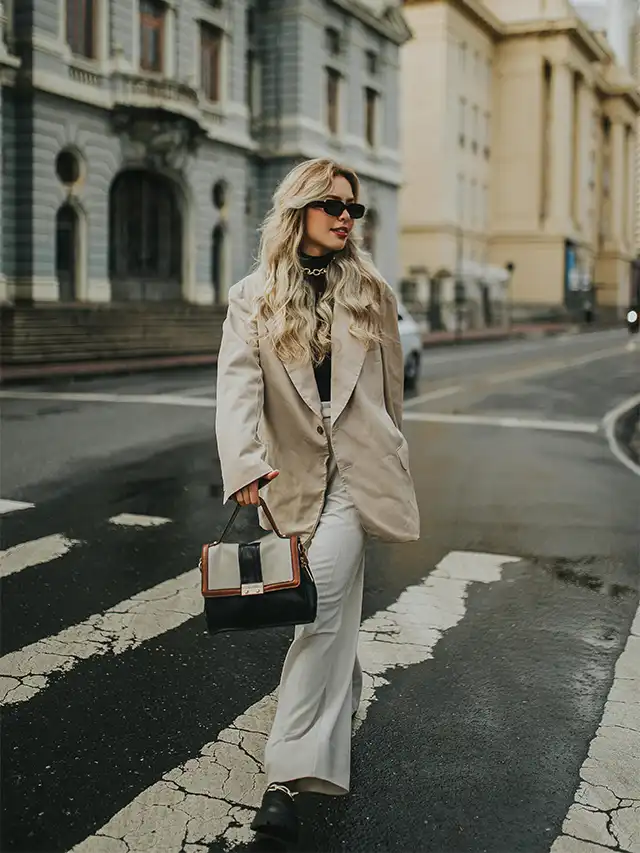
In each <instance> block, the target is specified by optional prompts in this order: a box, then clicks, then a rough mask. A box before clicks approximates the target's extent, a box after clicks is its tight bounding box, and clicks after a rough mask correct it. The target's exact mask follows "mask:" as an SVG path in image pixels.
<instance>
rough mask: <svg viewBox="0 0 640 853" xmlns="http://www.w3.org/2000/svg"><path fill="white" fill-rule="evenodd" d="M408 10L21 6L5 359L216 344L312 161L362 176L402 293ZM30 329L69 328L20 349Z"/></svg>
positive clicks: (371, 232)
mask: <svg viewBox="0 0 640 853" xmlns="http://www.w3.org/2000/svg"><path fill="white" fill-rule="evenodd" d="M397 5H398V4H397V3H389V2H384V3H382V2H377V0H348V1H347V0H4V4H3V11H2V18H1V23H2V40H1V47H0V74H1V83H2V85H1V87H0V91H1V97H2V109H1V111H0V114H1V117H2V119H1V121H2V125H1V128H2V130H1V133H2V159H3V168H2V184H1V185H0V198H1V201H2V239H1V240H0V300H1V301H2V302H3V303H4V305H5V307H4V309H3V328H4V331H5V341H4V343H3V347H4V349H3V353H4V354H3V358H4V361H5V362H6V361H10V360H12V359H13V360H14V361H17V360H20V359H21V358H22V359H23V360H28V358H31V357H33V358H35V357H38V358H41V359H46V358H57V357H61V358H62V357H69V358H70V357H71V355H72V353H71V352H70V349H71V350H73V351H74V353H75V356H74V357H79V356H81V355H83V354H87V353H86V352H85V350H87V347H85V349H84V350H83V349H82V347H81V346H80V344H79V343H77V340H79V338H78V335H80V334H81V332H80V330H81V329H83V328H84V329H90V337H91V339H92V341H93V346H94V350H95V348H96V346H97V343H96V342H97V341H98V340H102V338H101V337H100V336H101V335H102V336H103V337H104V338H105V343H104V345H103V346H102V348H101V349H100V351H99V352H98V351H97V350H96V351H95V352H93V351H92V354H93V355H100V356H105V355H110V354H113V353H112V352H111V351H110V349H109V347H110V346H111V350H113V348H114V347H115V348H116V349H117V351H118V352H120V353H121V354H124V353H125V352H130V351H133V350H134V349H135V350H136V352H138V351H139V352H141V353H142V352H143V351H144V353H147V354H148V353H150V352H168V351H183V352H187V351H191V350H194V349H195V350H198V349H199V350H202V351H205V350H210V349H211V347H212V336H211V331H210V330H211V325H210V324H211V319H212V317H218V318H219V316H220V315H221V314H222V313H223V307H221V308H216V306H224V304H225V300H226V294H227V292H228V289H229V287H230V285H231V284H232V283H233V282H234V281H235V280H238V279H239V278H241V277H242V276H243V275H245V274H246V273H247V271H248V270H249V269H250V267H251V265H252V260H253V258H254V256H255V251H256V248H257V241H258V236H259V235H258V228H259V224H260V221H261V218H262V216H263V215H264V213H265V211H266V209H267V207H268V204H269V201H270V197H271V194H272V192H273V190H274V189H275V186H276V184H277V182H278V181H279V180H280V179H281V177H282V176H283V175H284V174H285V173H286V172H287V171H288V169H289V168H290V167H291V166H292V165H293V164H294V163H296V162H298V161H300V160H302V159H306V158H308V157H315V156H322V155H329V156H333V157H336V158H338V159H340V160H342V161H344V162H346V163H348V164H350V165H351V166H353V167H354V168H355V169H356V170H358V172H359V174H360V175H361V177H362V180H363V188H364V201H365V203H366V204H367V205H369V207H370V210H371V213H370V215H369V217H368V219H367V220H366V221H365V222H364V224H363V226H362V228H363V231H364V235H363V236H364V239H365V241H366V243H367V245H368V247H369V248H370V250H371V251H372V254H373V256H374V258H375V260H376V262H377V263H378V265H379V267H380V269H381V271H382V272H383V274H384V275H385V276H386V277H387V278H388V280H389V281H390V282H391V283H392V284H394V285H395V284H396V279H397V276H398V272H399V269H398V248H399V247H398V239H399V237H398V233H399V227H398V213H397V195H398V187H399V183H400V155H399V141H398V115H397V106H398V94H399V48H400V46H401V45H402V44H403V43H404V42H405V41H406V40H407V39H408V38H409V36H410V32H409V30H408V28H407V26H406V23H405V21H404V18H403V15H402V12H401V11H400V10H399V9H398V8H397ZM98 309H99V310H98ZM18 320H20V322H18ZM29 323H30V324H31V325H32V326H33V327H34V328H35V327H37V328H39V329H40V328H44V327H46V328H48V329H50V330H52V333H53V328H54V326H55V328H56V329H57V330H58V332H59V340H58V343H57V344H56V346H57V350H56V351H55V352H54V349H55V347H54V348H53V349H50V350H49V351H47V350H46V347H44V344H43V347H44V348H43V347H41V351H40V352H39V354H36V353H35V351H34V349H33V346H32V347H31V348H30V349H29V347H27V345H26V344H24V341H23V343H22V344H20V345H19V340H22V339H21V338H20V332H19V329H20V328H22V327H23V326H25V324H27V325H28V324H29ZM43 324H44V325H43ZM61 324H62V325H65V324H66V326H67V327H68V329H69V333H68V336H67V338H65V337H64V335H63V334H62V332H60V331H59V330H60V329H61V328H62V326H61ZM118 324H124V325H126V326H127V332H126V336H128V338H127V339H128V340H129V341H130V342H131V345H130V346H129V347H128V348H127V346H128V345H127V344H126V341H125V340H124V338H125V337H126V336H125V333H124V332H123V333H122V335H120V337H118V335H117V333H116V332H114V331H110V332H109V331H108V330H107V327H109V329H111V330H112V329H113V328H114V327H117V326H118ZM160 325H163V326H164V327H165V331H164V337H162V336H160V337H158V334H156V333H155V332H153V329H155V328H157V327H158V326H160ZM167 326H169V327H170V331H168V330H167ZM71 327H73V330H72V329H71ZM120 327H121V328H122V326H120ZM105 330H106V331H105ZM71 331H73V333H74V334H75V335H76V337H75V338H74V339H73V340H76V343H73V342H72V341H71V337H69V336H70V335H71ZM88 334H89V333H88V332H87V333H86V334H85V339H86V338H87V335H88ZM109 335H110V337H109ZM154 335H155V337H154ZM105 336H106V337H105ZM32 337H33V336H32ZM142 338H144V339H145V341H146V342H147V346H146V349H145V348H144V347H142V344H141V343H140V342H141V340H142ZM41 339H42V341H44V337H43V336H41ZM152 339H153V343H150V341H151V340H152ZM108 341H110V342H111V344H109V343H108ZM65 342H66V345H65ZM134 344H135V346H134ZM21 346H22V349H20V347H21ZM136 347H137V348H136ZM69 348H70V349H69ZM9 350H10V351H9ZM56 352H57V353H58V355H56ZM20 353H22V355H20ZM29 353H30V354H31V355H29Z"/></svg>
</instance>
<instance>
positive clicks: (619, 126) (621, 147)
mask: <svg viewBox="0 0 640 853" xmlns="http://www.w3.org/2000/svg"><path fill="white" fill-rule="evenodd" d="M625 132H626V128H625V126H624V123H623V122H622V121H621V120H620V119H619V118H614V119H613V120H612V123H611V191H610V211H611V226H610V235H611V242H612V243H613V244H614V246H615V248H616V249H617V250H619V249H620V248H621V246H622V244H623V243H624V238H625V235H624V219H625V217H624V204H625V186H624V182H625V178H626V175H627V163H626V162H625V144H624V142H625V139H624V137H625Z"/></svg>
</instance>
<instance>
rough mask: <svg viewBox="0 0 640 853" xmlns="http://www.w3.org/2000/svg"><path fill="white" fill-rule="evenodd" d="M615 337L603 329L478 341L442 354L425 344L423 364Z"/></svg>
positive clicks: (503, 354) (484, 356) (504, 354)
mask: <svg viewBox="0 0 640 853" xmlns="http://www.w3.org/2000/svg"><path fill="white" fill-rule="evenodd" d="M615 337H618V338H621V333H620V330H619V329H614V330H612V331H606V332H590V333H589V335H588V337H587V336H585V335H574V334H566V333H565V334H562V335H553V336H551V337H546V338H543V339H541V340H535V341H532V340H530V339H525V338H523V339H521V340H520V341H519V342H517V343H509V344H506V343H504V342H501V341H483V342H482V343H476V344H473V345H472V346H463V347H462V348H460V349H457V348H456V347H455V345H454V346H449V347H447V352H446V353H441V354H438V355H436V354H435V350H434V349H432V348H431V347H427V348H425V350H424V353H423V359H424V361H423V364H424V365H425V367H427V368H428V367H429V365H432V364H450V363H451V362H455V361H476V360H478V359H481V358H495V359H497V358H501V357H502V356H507V355H519V354H521V353H522V354H526V353H531V352H536V351H537V350H548V349H549V347H550V346H552V345H553V346H554V347H561V346H571V347H574V346H576V345H584V344H586V343H589V344H593V342H594V341H595V342H596V343H598V342H602V343H604V342H605V341H607V340H608V339H609V338H615ZM463 340H464V338H463Z"/></svg>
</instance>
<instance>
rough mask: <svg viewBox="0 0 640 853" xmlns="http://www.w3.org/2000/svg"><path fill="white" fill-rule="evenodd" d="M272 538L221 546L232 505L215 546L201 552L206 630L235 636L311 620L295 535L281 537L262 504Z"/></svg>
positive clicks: (309, 581) (308, 579)
mask: <svg viewBox="0 0 640 853" xmlns="http://www.w3.org/2000/svg"><path fill="white" fill-rule="evenodd" d="M260 505H261V507H262V509H263V510H264V513H265V515H266V516H267V518H268V519H269V522H270V524H271V526H272V528H273V533H269V534H267V535H266V536H263V537H262V538H261V539H257V540H256V541H254V542H248V543H243V544H240V545H234V544H231V543H227V542H224V541H223V540H224V538H225V536H226V535H227V533H228V532H229V530H230V528H231V526H232V525H233V522H234V521H235V519H236V516H237V515H238V512H239V511H240V506H239V505H238V506H236V508H235V510H234V511H233V514H232V516H231V518H230V519H229V521H228V523H227V526H226V527H225V529H224V530H223V532H222V534H221V536H220V538H219V539H218V540H217V541H216V542H211V543H209V544H207V545H203V547H202V556H201V558H200V570H201V573H202V595H203V597H204V613H205V617H206V622H207V630H208V631H209V633H210V634H217V633H219V632H221V631H241V630H251V629H254V628H279V627H285V626H288V625H305V624H308V623H310V622H313V621H314V620H315V618H316V611H317V604H318V594H317V590H316V585H315V582H314V579H313V575H312V574H311V569H310V568H309V561H308V558H307V553H306V551H305V548H304V545H303V544H302V541H301V539H300V537H299V536H283V535H282V533H280V530H279V529H278V526H277V524H276V523H275V521H274V520H273V516H272V515H271V513H270V512H269V509H268V507H267V505H266V504H265V502H264V501H263V500H262V498H260Z"/></svg>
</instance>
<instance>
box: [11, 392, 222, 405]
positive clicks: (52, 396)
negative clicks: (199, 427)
mask: <svg viewBox="0 0 640 853" xmlns="http://www.w3.org/2000/svg"><path fill="white" fill-rule="evenodd" d="M0 399H5V400H60V401H62V402H69V403H136V404H138V405H140V404H142V405H147V404H149V405H154V406H186V407H189V408H202V409H215V407H216V401H215V400H208V399H206V398H204V397H184V396H181V395H179V394H103V393H94V392H89V391H88V392H86V393H76V392H71V391H11V390H7V391H0Z"/></svg>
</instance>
